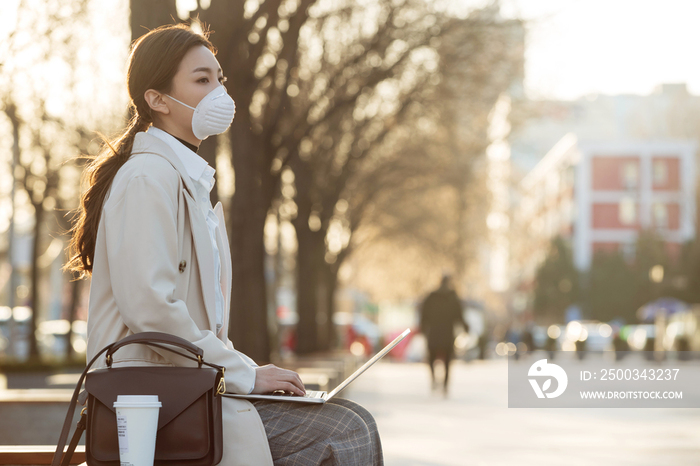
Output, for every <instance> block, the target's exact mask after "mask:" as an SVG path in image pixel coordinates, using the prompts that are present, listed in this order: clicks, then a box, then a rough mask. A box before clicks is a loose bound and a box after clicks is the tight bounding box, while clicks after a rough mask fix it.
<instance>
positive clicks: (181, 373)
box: [85, 366, 218, 430]
mask: <svg viewBox="0 0 700 466" xmlns="http://www.w3.org/2000/svg"><path fill="white" fill-rule="evenodd" d="M217 374H218V371H217V370H216V369H213V368H209V367H201V368H196V367H170V366H165V367H164V366H129V367H113V368H105V369H96V370H94V371H91V372H88V374H87V377H86V380H85V389H86V390H87V392H88V393H89V394H90V395H92V396H94V397H95V398H97V399H98V400H100V402H101V403H102V404H104V405H105V406H107V407H108V408H109V409H110V410H112V411H115V409H114V402H115V401H117V396H118V395H158V399H159V401H160V402H161V403H162V407H161V409H160V412H159V414H158V429H159V430H160V429H161V428H162V427H163V426H165V425H166V424H168V423H169V422H170V421H172V420H173V419H174V418H175V417H176V416H177V415H179V414H180V413H182V411H184V410H185V409H186V408H187V407H188V406H190V405H191V404H192V403H194V402H195V401H197V399H199V398H200V397H201V396H202V395H203V394H205V393H206V392H208V391H210V390H214V389H215V388H216V383H217Z"/></svg>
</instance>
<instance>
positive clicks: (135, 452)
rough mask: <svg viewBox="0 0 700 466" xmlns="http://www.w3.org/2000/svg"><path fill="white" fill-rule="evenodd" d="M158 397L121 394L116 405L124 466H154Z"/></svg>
mask: <svg viewBox="0 0 700 466" xmlns="http://www.w3.org/2000/svg"><path fill="white" fill-rule="evenodd" d="M160 407H161V403H160V401H158V395H119V396H117V401H115V402H114V408H115V411H116V412H117V432H118V435H119V460H120V462H121V466H153V461H154V459H155V453H156V433H157V431H158V413H159V412H160Z"/></svg>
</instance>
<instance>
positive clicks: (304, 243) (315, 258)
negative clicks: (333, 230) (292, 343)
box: [294, 209, 325, 354]
mask: <svg viewBox="0 0 700 466" xmlns="http://www.w3.org/2000/svg"><path fill="white" fill-rule="evenodd" d="M300 210H301V209H300ZM297 218H298V219H299V220H298V221H297V220H295V221H294V227H295V230H296V235H297V244H298V249H297V313H298V314H299V322H298V323H297V347H296V352H297V353H299V354H308V353H312V352H314V351H318V350H319V349H320V347H319V289H320V287H319V283H320V280H319V277H320V270H319V267H318V263H319V258H320V260H323V255H324V252H325V244H324V242H323V238H324V235H323V233H321V231H322V230H321V231H311V229H310V228H309V226H308V221H305V220H304V219H305V218H306V219H308V217H305V216H303V215H302V214H300V215H299V217H297ZM319 238H320V241H319ZM319 243H320V244H319Z"/></svg>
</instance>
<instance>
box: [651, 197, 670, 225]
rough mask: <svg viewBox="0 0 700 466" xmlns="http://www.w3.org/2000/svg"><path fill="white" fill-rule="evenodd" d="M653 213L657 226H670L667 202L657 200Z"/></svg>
mask: <svg viewBox="0 0 700 466" xmlns="http://www.w3.org/2000/svg"><path fill="white" fill-rule="evenodd" d="M653 213H654V225H656V228H668V207H666V204H663V203H661V202H655V203H654V207H653Z"/></svg>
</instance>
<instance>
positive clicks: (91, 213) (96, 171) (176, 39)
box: [63, 24, 216, 278]
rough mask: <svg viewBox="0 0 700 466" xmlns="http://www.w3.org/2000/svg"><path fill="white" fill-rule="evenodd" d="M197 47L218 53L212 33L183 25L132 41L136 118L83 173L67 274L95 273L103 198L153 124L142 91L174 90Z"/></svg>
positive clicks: (130, 73) (131, 78) (131, 89)
mask: <svg viewBox="0 0 700 466" xmlns="http://www.w3.org/2000/svg"><path fill="white" fill-rule="evenodd" d="M199 45H203V46H204V47H207V48H208V49H209V50H211V51H212V53H214V54H216V48H215V47H214V46H213V45H212V44H211V42H209V31H205V32H204V33H203V34H197V33H195V32H194V31H192V30H191V29H190V28H189V27H188V26H186V25H184V24H177V25H170V26H161V27H159V28H156V29H153V30H152V31H149V32H148V33H147V34H145V35H143V36H141V37H140V38H138V39H137V40H136V41H134V43H133V45H132V47H131V53H130V54H129V61H128V65H129V66H128V71H127V77H126V82H127V87H128V89H129V113H130V114H131V115H132V117H131V120H130V121H129V124H128V125H127V127H126V129H125V130H124V131H123V132H122V134H121V135H119V136H118V137H116V138H114V139H113V140H111V141H107V140H105V144H104V146H103V147H102V150H101V151H100V153H99V154H98V155H97V156H96V157H94V158H93V159H92V161H91V162H90V163H89V164H88V165H87V167H86V168H85V171H84V172H83V177H82V182H83V185H87V189H86V190H85V192H84V193H83V195H82V196H81V198H80V206H79V207H78V210H77V212H76V217H77V220H76V221H75V223H74V224H73V227H72V228H71V230H70V231H71V233H72V238H71V242H70V245H69V246H68V249H69V251H68V257H69V259H68V262H67V263H66V265H65V266H64V267H63V269H64V270H68V271H72V272H77V273H79V274H80V277H81V278H83V277H85V276H88V275H91V274H92V265H93V259H94V256H95V241H96V238H97V227H98V225H99V224H100V214H101V211H102V204H103V202H104V199H105V195H106V194H107V191H108V190H109V187H110V185H111V184H112V180H113V179H114V176H115V175H116V174H117V171H118V170H119V168H121V166H122V165H124V163H125V162H126V161H127V160H128V159H129V157H130V156H131V149H132V146H133V144H134V136H136V133H138V132H140V131H145V130H146V129H148V127H149V126H150V124H151V123H152V122H153V115H152V113H151V108H150V107H149V105H148V103H147V102H146V99H145V97H144V93H145V92H146V91H147V90H148V89H155V90H157V91H160V92H170V90H171V87H172V82H173V77H174V76H175V73H177V70H178V68H179V66H180V62H181V61H182V58H183V57H184V56H185V54H186V53H187V52H188V51H189V50H190V49H191V48H192V47H196V46H199Z"/></svg>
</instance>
